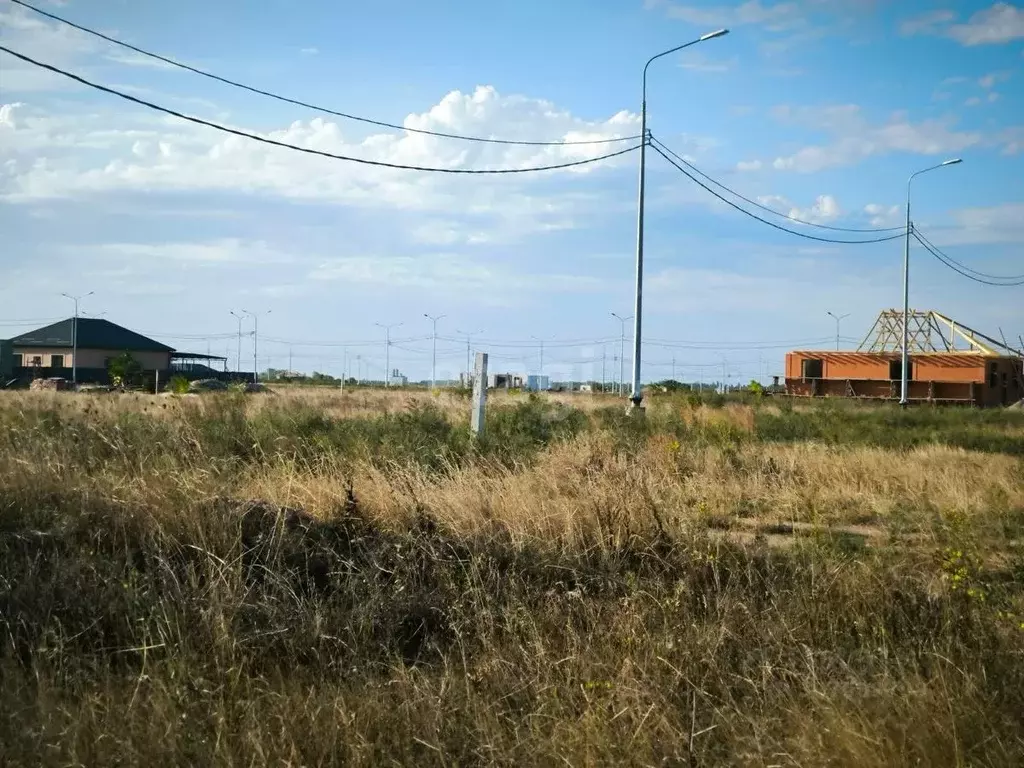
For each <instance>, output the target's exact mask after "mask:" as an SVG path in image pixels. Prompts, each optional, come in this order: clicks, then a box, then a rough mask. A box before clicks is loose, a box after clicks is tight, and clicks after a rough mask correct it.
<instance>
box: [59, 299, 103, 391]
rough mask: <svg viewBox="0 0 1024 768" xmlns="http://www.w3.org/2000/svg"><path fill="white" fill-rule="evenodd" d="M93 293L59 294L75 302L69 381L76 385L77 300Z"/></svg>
mask: <svg viewBox="0 0 1024 768" xmlns="http://www.w3.org/2000/svg"><path fill="white" fill-rule="evenodd" d="M94 293H96V291H89V292H88V293H83V294H82V295H81V296H72V295H71V294H69V293H62V294H61V296H63V297H64V298H66V299H71V300H72V301H73V302H75V319H74V320H72V321H71V383H72V384H74V385H75V386H78V302H80V301H81V300H82V299H84V298H86V297H87V296H92V295H93V294H94Z"/></svg>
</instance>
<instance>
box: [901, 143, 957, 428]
mask: <svg viewBox="0 0 1024 768" xmlns="http://www.w3.org/2000/svg"><path fill="white" fill-rule="evenodd" d="M959 162H961V160H960V158H959V157H957V158H954V159H952V160H944V161H943V162H941V163H939V164H938V165H933V166H931V167H930V168H923V169H921V170H920V171H916V172H915V173H912V174H910V178H909V179H907V230H906V232H905V236H906V240H905V245H904V247H903V345H902V346H903V351H902V355H901V357H900V369H901V370H900V405H901V406H903V407H904V408H906V407H907V403H908V402H909V395H908V389H909V386H910V384H909V381H910V350H909V348H908V344H909V334H908V332H907V324H908V323H909V321H910V235H911V233H912V232H913V229H914V225H913V224H912V223H911V221H910V183H911V182H912V181H913V180H914V177H915V176H920V175H921V174H922V173H928V171H934V170H936V169H938V168H945V167H946V166H947V165H956V164H957V163H959Z"/></svg>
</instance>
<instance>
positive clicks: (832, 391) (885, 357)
mask: <svg viewBox="0 0 1024 768" xmlns="http://www.w3.org/2000/svg"><path fill="white" fill-rule="evenodd" d="M902 350H903V313H902V312H901V311H899V310H895V309H890V310H885V311H883V312H881V313H880V314H879V315H878V318H877V319H876V320H875V323H874V325H873V326H872V327H871V330H870V331H869V332H868V334H867V336H865V337H864V340H863V341H862V342H861V343H860V345H858V347H857V348H856V349H855V350H853V351H841V350H835V351H823V350H796V351H793V352H789V353H788V354H787V355H786V394H787V395H791V396H795V397H847V398H861V399H871V400H894V401H895V400H899V399H900V395H901V392H900V390H901V379H902V374H903V365H902ZM907 352H908V360H909V366H908V375H907V378H908V389H907V398H906V399H907V402H911V403H946V404H956V405H971V406H977V407H993V406H1008V405H1012V404H1014V403H1017V402H1019V401H1020V400H1021V399H1022V398H1024V370H1022V362H1021V361H1022V353H1021V351H1020V350H1018V349H1014V348H1013V347H1011V346H1010V345H1009V344H1008V343H1007V342H1006V341H1005V340H1003V341H997V340H996V339H994V338H992V337H991V336H988V335H986V334H984V333H981V332H980V331H976V330H974V329H973V328H971V327H969V326H967V325H965V324H963V323H960V322H957V321H956V320H953V319H951V318H949V317H946V316H945V315H942V314H940V313H938V312H935V311H931V310H928V311H919V310H915V311H912V312H910V313H909V314H908V316H907Z"/></svg>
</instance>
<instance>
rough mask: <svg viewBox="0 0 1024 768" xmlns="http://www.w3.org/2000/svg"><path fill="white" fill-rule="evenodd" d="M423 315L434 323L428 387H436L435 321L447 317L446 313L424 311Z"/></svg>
mask: <svg viewBox="0 0 1024 768" xmlns="http://www.w3.org/2000/svg"><path fill="white" fill-rule="evenodd" d="M423 316H424V317H425V318H427V320H429V321H430V322H432V323H433V324H434V351H433V355H432V356H431V362H430V388H431V389H435V388H436V387H437V321H438V320H441V319H443V318H445V317H448V315H436V316H433V315H428V314H427V313H426V312H424V313H423Z"/></svg>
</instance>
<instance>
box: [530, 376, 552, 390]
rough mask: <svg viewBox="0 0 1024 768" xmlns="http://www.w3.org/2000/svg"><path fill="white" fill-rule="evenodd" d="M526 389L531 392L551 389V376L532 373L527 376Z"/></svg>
mask: <svg viewBox="0 0 1024 768" xmlns="http://www.w3.org/2000/svg"><path fill="white" fill-rule="evenodd" d="M526 389H528V390H530V391H531V392H546V391H547V390H549V389H551V378H550V377H549V376H541V375H538V374H533V373H531V374H530V375H529V376H527V377H526Z"/></svg>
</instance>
